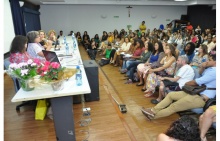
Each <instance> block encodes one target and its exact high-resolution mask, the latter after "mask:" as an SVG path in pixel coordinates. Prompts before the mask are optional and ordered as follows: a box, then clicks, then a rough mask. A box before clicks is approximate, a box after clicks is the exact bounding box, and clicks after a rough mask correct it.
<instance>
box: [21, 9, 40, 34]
mask: <svg viewBox="0 0 220 141" xmlns="http://www.w3.org/2000/svg"><path fill="white" fill-rule="evenodd" d="M23 14H24V21H25V23H26V32H29V31H33V30H34V31H38V30H40V29H41V25H40V12H38V11H35V10H32V9H29V8H25V7H23Z"/></svg>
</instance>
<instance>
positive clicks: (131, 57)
mask: <svg viewBox="0 0 220 141" xmlns="http://www.w3.org/2000/svg"><path fill="white" fill-rule="evenodd" d="M126 38H127V37H126ZM126 38H125V39H126ZM129 48H130V46H129ZM144 50H145V48H144V43H143V41H142V40H140V39H138V40H136V45H135V48H134V52H133V54H126V52H125V56H124V61H123V65H122V69H121V73H122V74H123V73H125V72H124V71H123V70H124V69H125V68H126V67H128V66H129V65H130V63H132V62H133V61H135V60H136V59H137V58H140V56H141V53H142V52H143V51H144ZM127 75H128V72H127Z"/></svg>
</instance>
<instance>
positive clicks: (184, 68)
mask: <svg viewBox="0 0 220 141" xmlns="http://www.w3.org/2000/svg"><path fill="white" fill-rule="evenodd" d="M187 63H188V57H186V56H185V55H182V56H179V57H178V60H177V71H176V74H175V76H174V78H172V77H160V80H161V81H160V87H159V96H158V98H157V99H152V100H151V103H153V104H157V103H159V102H160V101H161V100H162V99H163V98H164V97H165V96H166V94H167V93H166V91H167V90H169V86H173V87H175V91H178V90H181V89H182V87H183V86H184V85H185V83H186V82H189V81H191V80H193V78H194V76H195V73H194V71H193V69H192V67H191V66H190V65H188V64H187Z"/></svg>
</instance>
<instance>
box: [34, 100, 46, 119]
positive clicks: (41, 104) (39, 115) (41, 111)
mask: <svg viewBox="0 0 220 141" xmlns="http://www.w3.org/2000/svg"><path fill="white" fill-rule="evenodd" d="M46 113H47V101H46V99H41V100H37V106H36V109H35V120H44V118H45V115H46Z"/></svg>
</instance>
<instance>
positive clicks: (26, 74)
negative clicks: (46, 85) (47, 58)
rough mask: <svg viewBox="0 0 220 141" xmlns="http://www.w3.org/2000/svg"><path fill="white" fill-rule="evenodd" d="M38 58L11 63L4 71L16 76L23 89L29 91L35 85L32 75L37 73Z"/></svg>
mask: <svg viewBox="0 0 220 141" xmlns="http://www.w3.org/2000/svg"><path fill="white" fill-rule="evenodd" d="M39 64H40V61H39V60H38V59H34V60H32V59H29V60H28V61H27V62H21V63H18V64H17V63H12V64H10V65H9V68H8V70H7V71H6V72H7V74H8V75H10V76H11V77H15V78H18V80H19V82H20V85H21V87H22V89H23V90H25V91H31V90H33V89H34V87H35V83H34V79H33V77H34V76H36V75H37V67H38V65H39Z"/></svg>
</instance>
